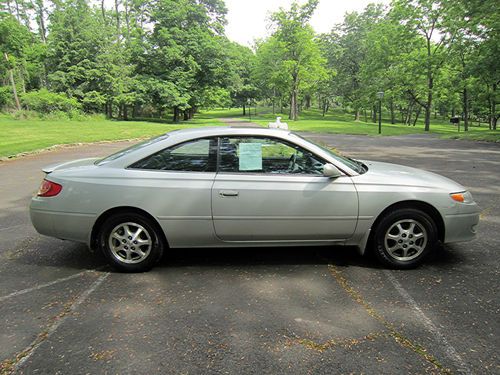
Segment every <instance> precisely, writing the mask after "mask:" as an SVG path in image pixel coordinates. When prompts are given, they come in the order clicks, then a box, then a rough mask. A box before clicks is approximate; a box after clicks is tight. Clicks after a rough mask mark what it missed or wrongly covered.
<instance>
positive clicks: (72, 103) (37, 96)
mask: <svg viewBox="0 0 500 375" xmlns="http://www.w3.org/2000/svg"><path fill="white" fill-rule="evenodd" d="M21 103H22V105H23V107H25V108H27V109H28V110H32V111H36V112H39V113H42V114H48V113H52V112H65V113H68V114H70V113H72V112H78V110H79V109H80V107H81V105H80V103H79V102H78V101H77V100H76V99H74V98H68V97H67V96H66V95H64V94H58V93H55V92H50V91H48V90H47V89H41V90H38V91H31V92H27V93H25V94H23V95H22V96H21Z"/></svg>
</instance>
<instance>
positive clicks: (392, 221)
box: [374, 208, 438, 269]
mask: <svg viewBox="0 0 500 375" xmlns="http://www.w3.org/2000/svg"><path fill="white" fill-rule="evenodd" d="M374 242H375V243H374V245H375V246H374V250H375V255H376V257H377V258H378V260H379V261H380V262H381V263H382V264H384V265H385V266H387V267H389V268H395V269H411V268H415V267H417V266H419V265H420V264H421V263H422V262H423V260H424V259H425V257H426V256H427V255H428V254H429V252H430V251H431V250H432V249H434V248H435V247H436V245H437V242H438V236H437V229H436V224H435V223H434V220H432V218H431V217H430V216H429V215H428V214H426V213H425V212H422V211H420V210H417V209H412V208H405V209H398V210H395V211H392V212H389V213H388V214H387V215H386V216H384V217H383V218H382V220H381V221H380V222H379V223H378V225H377V227H376V229H375V234H374Z"/></svg>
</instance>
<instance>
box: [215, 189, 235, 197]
mask: <svg viewBox="0 0 500 375" xmlns="http://www.w3.org/2000/svg"><path fill="white" fill-rule="evenodd" d="M238 194H239V193H238V192H237V191H235V190H220V191H219V195H220V196H221V197H237V196H238Z"/></svg>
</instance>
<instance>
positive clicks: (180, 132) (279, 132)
mask: <svg viewBox="0 0 500 375" xmlns="http://www.w3.org/2000/svg"><path fill="white" fill-rule="evenodd" d="M167 134H168V135H169V136H172V137H185V136H189V137H196V138H197V137H210V136H218V135H271V136H283V135H287V134H290V131H289V130H283V129H269V128H264V127H261V126H217V127H215V126H214V127H208V126H207V127H201V128H188V129H177V130H173V131H171V132H168V133H167Z"/></svg>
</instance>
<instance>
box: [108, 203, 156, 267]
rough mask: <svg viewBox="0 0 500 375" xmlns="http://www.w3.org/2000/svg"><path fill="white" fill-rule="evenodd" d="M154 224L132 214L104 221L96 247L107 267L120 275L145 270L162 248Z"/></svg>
mask: <svg viewBox="0 0 500 375" xmlns="http://www.w3.org/2000/svg"><path fill="white" fill-rule="evenodd" d="M159 230H160V229H159V228H158V226H157V225H155V224H154V223H152V222H151V220H150V219H148V218H146V217H144V216H143V215H140V214H136V213H120V214H116V215H113V216H111V217H109V218H108V219H106V221H105V222H104V223H103V225H102V227H101V231H100V233H99V247H100V248H101V250H102V252H103V253H104V256H105V257H106V259H107V260H108V262H109V264H110V265H111V266H112V267H113V268H114V269H116V270H118V271H121V272H145V271H149V270H150V269H151V268H152V267H153V266H154V265H155V264H156V263H157V262H158V261H159V260H160V258H161V256H162V254H163V249H164V247H165V244H164V241H163V237H162V235H161V233H160V232H159Z"/></svg>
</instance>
